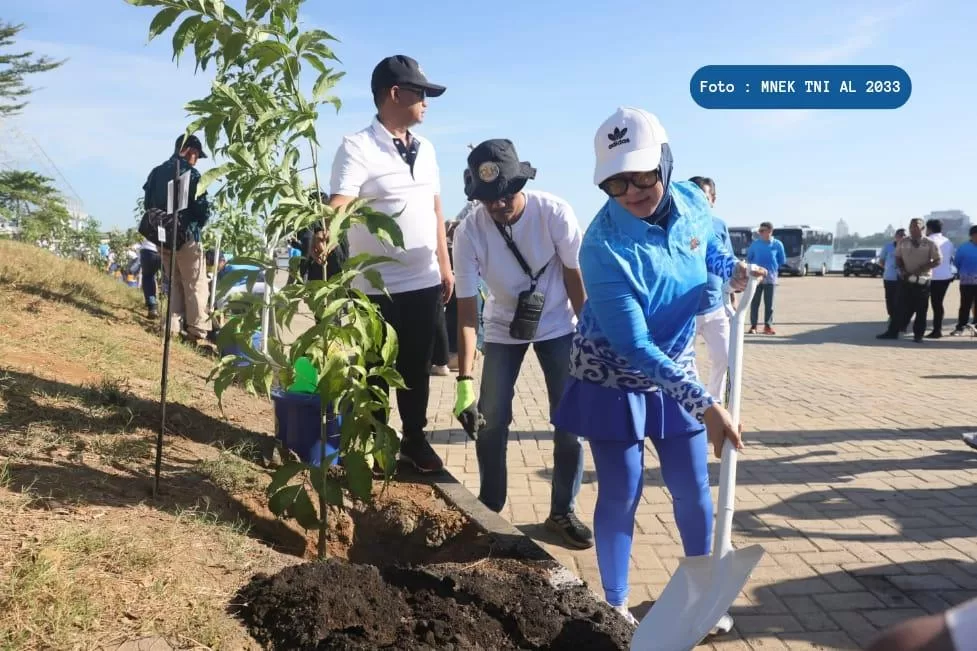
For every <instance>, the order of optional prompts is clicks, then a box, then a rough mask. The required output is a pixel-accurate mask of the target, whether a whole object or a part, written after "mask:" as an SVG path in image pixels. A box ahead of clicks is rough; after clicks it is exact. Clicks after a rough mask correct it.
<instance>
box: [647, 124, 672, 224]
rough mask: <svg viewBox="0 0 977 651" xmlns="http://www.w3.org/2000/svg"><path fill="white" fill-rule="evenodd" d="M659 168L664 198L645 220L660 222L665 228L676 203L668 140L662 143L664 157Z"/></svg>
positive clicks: (654, 222) (653, 222)
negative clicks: (672, 185)
mask: <svg viewBox="0 0 977 651" xmlns="http://www.w3.org/2000/svg"><path fill="white" fill-rule="evenodd" d="M658 168H659V169H660V170H661V181H662V187H663V188H665V193H664V194H663V195H662V200H661V201H659V202H658V207H657V208H655V212H653V213H651V214H650V215H649V216H648V217H646V218H645V221H648V222H650V223H652V224H658V225H659V226H661V227H662V228H664V227H665V226H666V225H667V224H668V216H669V215H671V214H672V205H673V203H674V202H673V201H672V190H671V188H670V187H669V185H668V184H669V181H671V179H672V150H671V148H670V147H669V146H668V143H667V142H666V143H662V158H661V163H659V164H658Z"/></svg>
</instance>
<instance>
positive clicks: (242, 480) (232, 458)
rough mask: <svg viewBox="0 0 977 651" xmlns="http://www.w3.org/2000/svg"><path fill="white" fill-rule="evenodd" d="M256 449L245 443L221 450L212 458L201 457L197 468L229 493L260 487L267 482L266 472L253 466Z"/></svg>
mask: <svg viewBox="0 0 977 651" xmlns="http://www.w3.org/2000/svg"><path fill="white" fill-rule="evenodd" d="M255 455H256V451H255V450H254V448H253V446H250V445H248V444H247V443H243V444H240V445H238V446H234V447H232V448H229V449H225V450H221V451H220V453H219V454H218V455H217V456H216V457H214V458H213V459H203V460H201V461H200V462H199V463H198V464H197V470H198V471H199V472H200V473H201V474H203V475H204V476H206V477H207V478H209V479H210V481H212V482H214V484H216V485H217V486H219V487H221V488H223V489H224V490H226V491H227V492H229V493H233V494H235V495H241V494H245V493H251V492H254V491H255V490H258V489H260V488H261V487H262V486H264V485H265V483H267V482H266V481H264V479H265V477H266V474H265V473H262V472H260V471H259V470H258V469H257V468H255V466H254V463H251V462H249V461H247V460H248V459H253V458H254V456H255Z"/></svg>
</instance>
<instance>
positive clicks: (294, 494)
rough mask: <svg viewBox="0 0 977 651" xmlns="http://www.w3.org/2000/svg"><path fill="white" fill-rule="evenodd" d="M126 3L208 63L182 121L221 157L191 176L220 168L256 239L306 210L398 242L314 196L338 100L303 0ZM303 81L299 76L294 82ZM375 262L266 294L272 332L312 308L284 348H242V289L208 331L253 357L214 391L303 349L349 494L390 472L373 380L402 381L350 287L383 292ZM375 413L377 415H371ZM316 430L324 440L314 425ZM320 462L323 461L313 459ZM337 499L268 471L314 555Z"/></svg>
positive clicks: (380, 332) (309, 475) (385, 404)
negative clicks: (254, 222) (377, 471)
mask: <svg viewBox="0 0 977 651" xmlns="http://www.w3.org/2000/svg"><path fill="white" fill-rule="evenodd" d="M126 1H127V2H129V3H130V4H133V5H139V6H152V7H158V8H160V10H159V11H158V12H157V13H156V15H155V17H154V18H153V19H152V21H151V23H150V28H149V36H150V39H152V38H155V37H157V36H159V35H161V34H162V33H164V32H166V31H167V30H168V29H170V27H171V26H173V25H176V28H175V29H174V30H173V36H172V45H173V56H174V59H177V58H179V56H180V55H181V53H183V52H185V51H187V50H190V51H191V52H192V54H193V57H194V60H195V61H196V66H197V68H198V69H206V68H207V67H208V66H212V67H213V69H214V72H215V79H214V82H213V83H212V85H211V92H210V94H209V95H208V96H207V97H204V98H202V99H198V100H194V101H191V102H190V103H189V104H188V105H187V109H188V111H189V113H190V115H191V116H192V118H193V121H192V123H191V124H190V125H189V126H188V129H187V131H188V132H199V131H202V132H203V133H204V136H205V139H206V141H207V146H208V147H209V150H210V151H212V152H214V158H215V160H223V161H224V162H222V163H221V164H219V165H217V166H216V167H214V168H213V169H211V170H208V171H207V172H206V173H204V175H203V178H202V179H201V182H200V184H199V187H198V192H202V191H204V190H205V189H206V188H207V186H208V184H210V183H212V182H213V181H215V180H217V179H221V181H222V184H223V185H222V186H221V188H220V190H218V192H217V193H216V196H217V197H221V198H223V200H226V202H227V203H228V204H229V205H232V206H236V207H237V208H238V209H239V210H240V211H242V213H243V214H245V215H253V216H257V218H258V219H260V220H261V225H262V228H263V230H264V233H263V238H262V240H263V242H267V243H272V244H275V243H278V242H279V241H281V239H282V238H283V237H286V236H287V235H288V234H290V233H295V232H297V231H299V230H300V229H303V228H305V227H307V226H310V225H312V224H313V223H314V222H317V221H318V222H320V223H322V224H323V226H324V228H325V229H326V231H327V233H328V235H329V238H328V241H329V242H330V244H329V248H333V247H335V246H336V243H337V242H338V241H339V237H340V235H341V234H343V233H344V232H345V231H346V230H347V229H349V227H350V226H351V225H354V224H362V225H364V226H365V227H366V228H368V229H369V230H370V231H371V232H373V233H374V234H376V235H377V236H378V237H380V238H382V239H383V240H384V241H386V242H388V243H390V244H391V245H394V246H403V235H402V234H401V232H400V229H399V228H398V226H397V223H396V220H395V219H394V218H393V217H391V216H389V215H384V214H381V213H378V212H376V211H373V210H371V209H369V208H368V207H367V206H366V203H365V202H364V201H354V202H352V203H351V204H349V205H348V206H346V207H345V208H343V209H340V210H333V209H330V208H328V207H327V206H325V205H323V204H322V203H320V202H319V200H318V194H319V182H318V176H317V171H316V167H317V164H318V149H319V140H318V135H317V131H316V123H317V120H318V118H319V109H320V107H321V106H323V105H324V104H327V103H328V104H331V105H333V106H335V107H336V108H337V109H338V107H339V105H340V102H339V99H338V98H335V97H332V96H331V95H330V90H331V88H332V87H333V85H334V84H335V83H336V81H337V80H338V79H339V78H340V77H341V76H342V73H341V72H337V71H336V70H335V69H334V68H333V67H332V66H333V64H334V62H336V61H337V59H336V56H335V55H334V54H333V52H332V50H331V49H330V47H329V41H333V40H335V39H334V38H333V37H332V36H331V35H329V34H328V33H326V32H324V31H322V30H304V31H303V30H302V29H301V28H300V27H299V25H298V16H299V9H300V7H301V5H302V4H303V0H247V2H246V3H245V7H244V10H243V13H242V12H241V11H239V10H238V9H235V8H233V7H231V6H229V5H227V4H225V3H224V1H223V0H126ZM309 75H311V78H310V79H308V80H307V77H308V76H309ZM307 81H308V82H311V83H303V82H307ZM310 87H311V93H309V94H306V92H305V91H304V89H306V88H310ZM300 152H307V153H308V155H309V157H310V159H311V163H312V172H313V182H312V184H311V186H310V185H309V184H307V183H306V182H303V180H302V178H301V176H300V169H299V164H298V163H299V159H300V157H301V153H300ZM239 259H240V258H239ZM380 260H381V258H375V257H370V256H357V257H354V258H352V259H350V260H349V261H348V262H347V264H346V268H345V269H344V270H343V271H342V273H339V274H337V275H335V276H334V277H332V278H330V279H329V280H326V281H314V282H310V283H308V284H303V283H291V284H288V285H286V286H285V287H284V288H282V289H281V291H279V292H277V293H275V294H274V299H273V305H272V307H273V308H274V315H275V322H276V329H277V330H279V331H283V330H285V329H291V330H292V331H293V332H295V329H296V328H297V327H299V326H298V324H296V325H295V326H294V327H293V326H292V319H293V317H294V316H295V315H296V314H297V312H298V311H299V308H300V306H303V305H304V306H305V307H307V308H308V309H309V310H310V311H311V312H312V313H313V314H314V315H315V316H316V317H317V323H315V324H314V325H312V326H311V327H308V329H307V330H305V331H304V332H299V333H298V337H297V339H296V340H295V342H294V343H293V344H291V345H290V346H289V347H288V348H285V347H284V346H283V345H282V344H281V342H279V341H276V340H274V339H270V340H269V345H268V352H267V354H264V353H262V352H261V351H257V350H254V349H253V348H252V347H251V333H253V332H254V331H255V329H256V328H258V327H259V324H260V321H261V306H260V303H258V302H256V301H250V302H248V301H247V300H245V301H244V304H243V305H239V306H238V307H239V309H241V310H242V313H241V314H236V315H232V316H230V318H229V319H228V321H227V323H226V325H224V326H223V327H222V328H221V340H222V341H223V342H228V341H234V343H236V344H237V345H238V346H240V347H241V348H242V349H244V351H245V354H246V355H247V356H248V357H249V358H250V359H251V360H253V362H252V363H251V364H250V365H248V366H236V365H235V362H236V361H238V360H237V359H236V358H235V357H233V356H227V357H225V358H224V359H222V360H221V361H220V363H219V365H218V366H217V367H216V369H215V370H214V372H213V373H212V376H211V377H212V378H213V379H214V386H215V391H216V393H217V395H218V396H220V395H221V394H222V393H223V391H224V390H225V389H226V388H227V387H228V386H230V385H231V383H232V382H235V381H237V382H239V383H241V384H242V385H243V386H245V387H246V388H248V389H250V390H252V391H255V392H258V393H264V394H267V393H269V392H270V391H271V389H272V385H273V382H274V381H275V380H276V379H277V380H278V381H279V382H281V384H282V385H284V386H288V385H289V384H290V383H291V381H292V379H293V376H294V371H293V364H294V363H295V362H296V361H297V360H298V358H300V357H306V358H308V359H310V360H311V361H312V363H313V365H314V366H315V368H316V370H317V371H318V375H319V378H320V379H319V384H318V391H319V395H320V396H321V399H322V402H323V404H324V405H326V404H331V405H332V406H333V408H334V410H335V412H336V413H339V414H342V430H341V431H342V443H341V450H340V453H341V454H342V456H343V460H344V463H343V465H344V468H345V470H346V473H347V477H348V479H349V485H350V488H351V489H352V491H353V492H354V494H356V495H357V496H358V497H360V498H361V499H369V498H370V495H371V489H372V483H373V473H372V466H373V463H374V461H375V462H376V463H377V464H378V465H379V466H380V467H381V468H382V469H383V470H384V472H385V474H386V480H387V481H389V479H390V476H391V475H392V472H393V469H394V467H395V454H396V451H397V449H398V445H399V439H398V436H397V433H396V432H395V431H394V430H393V429H392V428H391V427H390V426H389V425H387V424H386V419H385V416H386V415H388V414H389V411H390V405H389V398H388V397H387V395H386V393H385V392H384V391H383V390H381V389H380V388H379V387H378V386H376V385H377V382H378V381H380V380H383V381H385V382H386V383H387V384H388V385H389V386H391V387H403V386H404V384H403V379H402V378H401V377H400V375H399V374H398V373H397V371H396V370H395V368H394V362H395V360H396V357H397V348H398V342H397V337H396V333H395V332H394V330H393V329H392V328H391V327H390V325H389V324H387V323H386V322H385V321H384V320H383V318H382V316H381V314H380V311H379V309H378V308H377V307H376V305H375V304H374V303H373V302H372V301H371V300H370V299H369V297H367V296H366V295H365V294H364V293H363V292H361V291H359V290H357V289H354V288H353V287H352V282H353V280H354V279H355V278H356V277H358V276H361V275H362V276H364V277H366V278H367V279H369V281H370V282H371V283H372V284H373V285H374V286H375V287H377V288H379V289H382V287H381V283H380V276H379V273H378V272H377V271H376V270H375V269H371V268H370V267H371V266H372V265H374V264H375V263H377V262H378V261H380ZM241 261H242V262H243V263H245V264H252V265H256V266H258V267H260V268H261V269H262V270H263V271H264V272H265V274H266V275H267V277H269V278H271V277H273V275H274V273H275V271H276V267H275V261H274V260H273V259H268V257H266V256H260V257H259V256H255V257H254V258H247V257H245V258H243V259H241ZM242 276H244V277H247V278H248V281H249V283H251V282H253V281H254V279H255V278H254V274H250V275H249V274H247V273H246V272H232V273H230V274H228V275H227V276H226V277H225V280H224V281H223V282H222V289H223V288H226V287H228V286H229V285H231V284H233V283H234V282H236V281H239V280H240V279H241V278H242ZM219 291H220V290H219ZM378 413H379V414H381V415H383V416H384V418H378V417H377V414H378ZM322 430H323V431H322V436H323V437H325V427H323V428H322ZM323 449H325V446H323ZM329 461H331V459H322V462H323V464H322V466H323V467H325V465H326V464H327V463H328V462H329ZM309 486H311V487H312V492H311V493H310V492H309V491H308V490H307V487H309ZM316 496H317V497H318V508H316V506H315V504H314V501H313V500H314V498H315V497H316ZM342 502H343V499H342V492H341V491H340V489H339V487H338V486H336V485H335V484H333V483H331V482H327V481H326V473H325V472H322V471H321V470H320V469H319V468H314V467H311V466H309V465H307V464H304V463H293V464H287V465H286V466H284V467H283V468H281V469H280V470H279V471H278V472H277V473H276V474H275V476H274V478H273V481H272V483H271V486H270V487H269V507H270V508H271V510H272V511H273V512H275V513H276V514H278V515H281V516H286V517H293V518H295V519H296V520H297V521H298V522H299V523H300V524H301V525H302V526H303V527H306V528H308V529H312V528H316V527H318V528H319V554H320V556H325V553H326V535H325V533H326V513H327V510H326V506H327V504H333V505H337V506H341V505H342Z"/></svg>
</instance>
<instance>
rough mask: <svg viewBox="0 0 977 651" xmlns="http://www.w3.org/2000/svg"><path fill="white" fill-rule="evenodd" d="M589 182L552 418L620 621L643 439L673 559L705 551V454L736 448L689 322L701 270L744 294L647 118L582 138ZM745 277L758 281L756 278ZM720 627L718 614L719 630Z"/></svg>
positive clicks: (737, 268) (657, 128) (708, 521)
mask: <svg viewBox="0 0 977 651" xmlns="http://www.w3.org/2000/svg"><path fill="white" fill-rule="evenodd" d="M594 149H595V150H596V158H597V161H596V169H595V173H594V183H595V184H596V185H597V186H598V187H600V188H601V190H603V191H604V192H605V193H606V194H607V195H608V200H607V202H606V203H605V204H604V206H603V207H602V208H601V209H600V211H599V212H598V213H597V216H596V217H595V218H594V220H593V222H591V224H590V226H588V228H587V231H586V233H585V235H584V237H583V242H582V244H581V249H580V256H579V257H580V269H581V271H582V272H583V279H584V288H585V290H586V295H587V298H586V301H585V303H584V306H583V309H582V310H581V313H580V319H579V322H578V328H577V332H576V333H574V337H573V343H572V347H571V355H570V379H569V380H568V381H567V385H566V389H565V390H564V393H563V397H562V399H561V401H560V405H559V407H558V408H557V410H556V412H555V413H554V415H553V418H552V422H553V425H555V426H556V427H558V428H562V429H567V430H569V431H572V432H574V433H576V434H577V435H578V436H581V437H583V438H585V439H587V440H588V441H589V444H590V449H591V452H592V453H593V457H594V465H595V468H596V472H597V484H598V491H597V504H596V509H595V512H594V542H595V544H596V548H597V563H598V568H599V570H600V575H601V582H602V584H603V587H604V595H605V598H606V599H607V601H608V603H609V604H610V605H611V606H613V607H614V608H615V609H616V610H617V611H618V612H619V613H620V614H621V615H622V616H623V617H625V618H626V619H629V621H631V622H634V621H635V620H634V617H633V616H632V615H631V614H630V612H629V611H628V609H627V601H628V592H629V586H628V576H629V570H630V567H629V563H630V555H631V545H632V537H633V534H634V516H635V511H636V509H637V507H638V502H639V501H640V499H641V490H642V485H643V484H644V474H643V471H644V453H645V439H651V441H652V443H653V444H654V446H655V450H656V451H657V453H658V457H659V459H660V461H661V469H662V478H663V479H664V482H665V485H666V487H667V488H668V490H669V492H670V493H671V495H672V498H673V504H674V514H675V520H676V523H677V525H678V529H679V533H680V534H681V537H682V544H683V547H684V549H685V553H686V554H687V555H689V556H697V555H705V554H708V553H709V551H710V545H711V541H712V527H713V505H712V497H711V494H710V490H709V475H708V472H707V465H708V464H707V457H708V444H709V443H711V444H712V446H713V448H714V451H715V453H716V455H717V456H719V455H720V454H721V450H722V446H723V443H724V441H725V440H727V439H728V440H730V441H731V442H732V443H733V444H734V445H735V446H737V447H738V448H741V447H742V441H741V438H740V433H739V431H737V429H736V428H734V426H733V423H732V420H731V419H730V415H729V413H728V412H727V411H726V409H725V408H723V406H722V405H721V404H720V403H719V402H718V401H717V400H716V399H715V398H714V397H713V396H711V395H710V394H709V392H708V391H707V390H706V388H705V387H704V386H703V385H702V383H701V382H699V379H698V377H697V375H696V369H695V346H694V339H695V317H696V313H697V312H698V310H699V304H700V301H701V299H702V293H703V291H704V289H705V287H706V280H707V272H710V271H711V272H712V273H715V274H716V275H717V276H719V277H720V278H722V279H723V280H724V282H725V281H732V282H730V287H731V288H732V289H742V288H743V287H745V285H746V280H747V269H748V267H747V265H746V264H745V263H742V262H738V261H737V260H736V258H734V257H733V255H732V254H731V253H730V252H729V251H728V250H726V249H725V248H724V247H723V245H722V242H721V241H720V239H719V237H718V236H717V235H716V231H715V229H714V227H713V222H712V211H711V209H710V208H709V203H708V202H707V201H706V198H705V197H704V196H703V194H702V192H701V191H700V190H699V189H698V188H697V187H696V186H695V185H694V184H692V183H690V182H688V181H684V182H677V183H672V182H670V178H671V173H672V153H671V149H670V148H669V145H668V137H667V135H666V133H665V130H664V128H663V127H662V126H661V123H660V122H659V121H658V118H657V117H655V116H654V115H652V114H651V113H648V112H647V111H644V110H641V109H636V108H630V107H621V108H619V109H618V110H617V111H616V112H615V113H614V114H613V115H611V116H610V117H609V118H608V119H607V120H606V121H605V122H604V123H603V124H602V125H601V127H600V128H599V129H598V131H597V134H596V136H595V139H594ZM754 273H755V275H757V276H761V277H762V276H763V275H764V272H763V271H762V270H760V269H755V271H754ZM720 624H721V625H722V626H721V627H722V628H724V629H725V628H726V627H727V626H730V625H731V620H728V616H726V617H724V622H720Z"/></svg>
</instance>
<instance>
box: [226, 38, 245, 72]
mask: <svg viewBox="0 0 977 651" xmlns="http://www.w3.org/2000/svg"><path fill="white" fill-rule="evenodd" d="M247 41H248V36H247V34H244V33H242V32H234V33H233V34H231V35H230V36H228V37H227V42H226V43H224V48H223V51H222V52H221V56H223V57H224V65H225V66H229V65H231V64H232V63H234V60H235V59H237V58H238V56H240V54H241V50H242V49H244V44H245V43H247Z"/></svg>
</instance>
